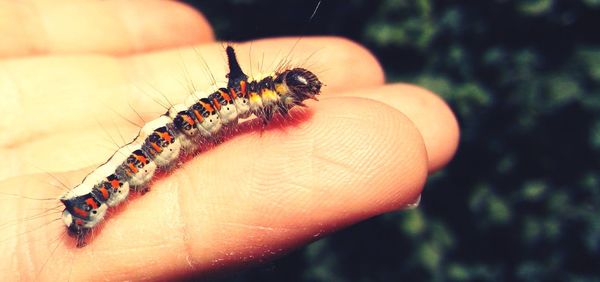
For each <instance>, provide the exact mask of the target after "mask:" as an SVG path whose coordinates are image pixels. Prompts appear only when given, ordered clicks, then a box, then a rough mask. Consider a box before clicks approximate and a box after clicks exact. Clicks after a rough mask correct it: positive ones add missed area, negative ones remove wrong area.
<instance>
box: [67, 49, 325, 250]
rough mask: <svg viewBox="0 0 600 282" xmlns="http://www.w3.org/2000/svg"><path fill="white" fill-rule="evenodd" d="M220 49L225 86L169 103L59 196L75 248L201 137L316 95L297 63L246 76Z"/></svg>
mask: <svg viewBox="0 0 600 282" xmlns="http://www.w3.org/2000/svg"><path fill="white" fill-rule="evenodd" d="M226 53H227V58H228V65H229V73H228V74H227V78H228V83H227V88H220V89H218V90H216V91H215V92H213V93H211V94H209V95H206V94H202V93H200V92H195V93H192V94H191V95H190V96H189V97H188V98H187V99H186V100H185V101H184V103H183V104H176V105H173V106H172V107H171V108H169V110H168V111H167V112H166V113H165V114H164V115H161V116H160V117H158V118H157V119H155V120H152V121H150V122H148V123H146V124H145V125H144V126H143V127H142V128H141V129H140V132H139V134H138V136H137V137H136V138H135V139H134V140H133V141H132V142H131V143H129V144H127V145H125V146H123V147H121V148H119V149H118V150H117V152H115V154H114V155H113V156H112V157H111V158H110V159H109V160H108V161H107V162H106V163H105V164H103V165H101V166H99V167H98V168H96V169H95V170H94V171H93V172H91V173H90V174H89V175H88V176H86V177H85V178H84V180H83V181H82V183H81V184H79V185H77V186H75V187H74V188H73V189H72V190H71V191H69V192H67V193H65V194H64V195H63V196H62V197H61V198H60V201H61V202H62V203H63V204H64V206H65V209H64V211H63V215H62V218H63V221H64V223H65V225H66V226H67V230H68V232H69V234H70V235H72V236H75V237H76V238H77V246H78V247H82V246H84V245H85V244H86V243H85V235H86V234H87V233H88V232H89V231H90V230H91V229H92V228H94V227H96V226H97V225H98V224H99V223H100V222H102V220H103V219H104V217H105V216H106V212H107V210H108V209H109V208H111V207H116V206H118V205H119V204H120V203H122V202H123V201H125V200H126V199H127V197H128V195H129V194H130V193H129V192H130V190H133V191H141V192H145V191H147V187H148V185H149V184H150V182H151V181H152V178H153V177H154V175H155V173H156V172H157V171H158V170H168V169H169V168H170V167H172V166H173V165H174V164H175V163H177V162H178V161H179V157H180V156H181V155H182V154H184V153H192V152H194V151H196V149H197V148H198V147H199V146H200V144H201V143H202V141H203V140H216V139H215V138H216V137H217V136H218V134H219V133H221V132H222V131H223V130H222V129H223V128H228V127H232V126H235V125H236V124H237V123H238V121H239V119H242V118H247V117H249V116H250V115H252V114H254V115H255V116H256V117H258V118H260V119H262V121H263V122H264V123H265V124H266V123H268V122H269V121H270V120H271V119H272V117H273V115H275V114H282V115H287V113H288V111H289V110H290V109H291V108H292V107H294V106H298V105H299V106H305V105H304V103H303V102H304V101H305V100H306V99H315V100H316V96H317V95H319V93H320V91H321V86H322V84H321V82H320V81H319V79H318V78H317V76H316V75H315V74H313V73H312V72H310V71H308V70H306V69H303V68H294V69H291V70H285V71H283V72H281V73H276V74H272V75H267V76H266V77H264V78H261V79H259V80H249V79H248V76H247V75H246V74H244V72H243V71H242V69H241V67H240V66H239V63H238V61H237V58H236V55H235V51H234V49H233V48H232V47H231V46H228V47H227V48H226Z"/></svg>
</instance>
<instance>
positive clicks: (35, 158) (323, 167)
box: [0, 1, 458, 280]
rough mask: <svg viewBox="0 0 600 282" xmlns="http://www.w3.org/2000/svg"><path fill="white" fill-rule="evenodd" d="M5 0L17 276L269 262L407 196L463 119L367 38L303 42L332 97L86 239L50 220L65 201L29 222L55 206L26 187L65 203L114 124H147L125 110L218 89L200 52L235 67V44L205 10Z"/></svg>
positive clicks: (6, 143) (3, 171)
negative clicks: (227, 46) (77, 239)
mask: <svg viewBox="0 0 600 282" xmlns="http://www.w3.org/2000/svg"><path fill="white" fill-rule="evenodd" d="M67 2H69V3H68V4H66V3H67ZM0 6H2V7H0V11H3V12H4V13H5V14H6V15H14V16H12V17H9V16H6V17H5V16H0V34H4V35H5V36H6V37H8V40H6V39H5V40H3V41H4V43H3V44H2V47H0V57H3V58H4V59H3V60H2V61H1V62H0V91H1V93H2V94H0V96H1V97H3V98H4V99H3V100H2V102H1V103H2V104H1V105H2V106H0V110H2V113H3V116H2V119H1V120H2V122H1V123H0V126H1V130H2V132H4V133H5V134H2V135H1V136H0V144H1V146H2V147H1V148H0V150H1V152H2V156H4V157H3V158H2V160H3V162H2V164H0V177H2V178H8V177H11V178H10V179H7V180H5V181H3V182H1V183H0V192H2V193H5V194H4V195H0V197H2V199H0V209H1V211H0V214H2V216H1V217H0V240H1V241H0V250H2V252H1V253H2V255H1V256H2V257H0V270H1V273H3V275H6V278H7V280H16V279H19V278H21V279H24V280H31V279H37V280H63V279H65V278H66V279H69V280H90V279H98V280H100V279H102V280H126V279H129V280H131V279H137V280H139V279H164V280H167V279H173V278H177V277H182V276H191V275H197V276H203V275H208V274H210V273H214V272H221V271H225V270H228V269H236V268H238V267H241V266H247V265H249V264H253V263H260V262H261V261H265V260H268V259H271V258H273V257H276V256H278V255H281V254H284V253H286V252H287V251H289V250H291V249H293V248H296V247H298V246H301V245H303V244H306V243H308V242H311V241H313V240H316V239H318V238H319V237H321V236H324V235H326V234H328V233H331V232H333V231H335V230H338V229H340V228H343V227H344V226H347V225H350V224H353V223H356V222H358V221H361V220H364V219H366V218H369V217H372V216H375V215H378V214H381V213H385V212H389V211H393V210H397V209H402V208H404V207H406V206H407V205H409V204H411V203H412V202H414V201H415V199H416V198H417V197H418V195H419V194H420V192H421V189H422V187H423V184H424V182H425V178H426V176H427V175H428V173H431V172H433V171H435V170H437V169H439V168H441V167H443V166H444V165H445V164H446V163H447V162H448V161H449V160H450V159H451V157H452V156H453V154H454V152H455V150H456V146H457V142H458V127H457V124H456V120H455V118H454V116H453V114H452V113H451V111H450V110H449V109H448V107H447V106H446V104H445V103H444V102H443V101H441V100H440V99H439V98H438V97H437V96H435V95H433V94H432V93H430V92H428V91H427V90H424V89H421V88H419V87H416V86H412V85H407V84H391V85H390V84H388V85H384V78H383V71H382V69H381V67H380V66H379V64H378V63H377V61H376V60H375V59H374V57H373V56H372V55H371V54H370V53H368V52H367V51H366V50H365V49H364V48H362V47H360V46H359V45H357V44H355V43H352V42H350V41H347V40H344V39H340V38H332V37H307V38H303V39H302V40H301V42H300V43H299V44H298V45H297V47H295V48H294V50H293V53H292V56H293V57H294V58H298V59H299V61H302V60H303V59H306V58H308V57H310V58H311V59H310V64H309V66H306V67H307V68H310V66H312V67H314V69H315V70H316V73H317V75H318V76H319V78H320V79H321V81H323V82H324V83H325V84H326V87H324V88H323V93H322V95H321V96H320V99H321V101H320V102H311V103H309V107H308V108H307V109H305V110H303V113H297V115H295V118H294V119H292V120H290V121H284V122H280V123H278V122H275V124H272V125H270V126H269V127H268V128H267V129H266V130H265V131H264V132H262V133H261V132H260V130H248V131H242V132H239V133H237V134H234V135H233V136H231V137H230V138H228V140H227V141H226V142H224V143H222V144H219V145H217V146H215V147H214V148H211V149H210V150H207V151H203V152H201V153H200V154H199V155H197V156H196V157H194V158H193V159H191V160H189V161H187V162H185V163H184V164H183V165H182V166H181V167H179V168H177V169H176V170H174V171H173V172H172V173H171V174H169V175H168V176H166V177H164V178H161V179H159V180H158V181H156V182H155V183H154V184H153V185H152V187H151V189H152V190H151V192H150V193H147V194H145V195H143V196H140V197H135V198H134V199H132V200H131V201H129V202H128V203H127V204H125V205H124V207H122V208H118V209H117V211H116V212H115V213H113V214H111V215H109V216H108V217H107V220H106V223H105V224H104V225H103V226H102V227H100V228H99V230H97V231H96V232H95V234H93V236H92V237H93V238H92V239H91V240H90V243H89V245H88V246H86V247H84V248H80V249H77V248H75V247H74V245H75V243H74V240H73V238H68V236H66V235H64V234H65V226H64V225H63V224H62V223H61V222H60V221H54V222H51V223H47V222H50V221H51V220H54V219H56V218H58V217H59V216H60V215H59V213H49V214H47V216H46V214H44V215H45V216H44V217H41V218H35V219H31V218H30V216H32V215H36V214H40V211H43V210H45V209H47V208H51V207H55V206H59V205H60V203H58V202H57V201H38V200H31V199H27V198H25V197H35V198H48V197H50V198H56V197H57V196H59V195H60V194H61V193H62V191H59V190H57V189H54V188H53V187H52V184H57V183H58V182H59V180H60V182H64V183H66V184H67V186H70V187H72V186H74V185H76V184H78V183H79V182H81V180H82V178H83V177H84V176H85V175H86V174H87V173H89V172H90V171H91V170H92V169H93V168H94V167H95V166H97V165H98V164H100V163H102V162H103V161H105V160H106V159H107V158H108V157H109V156H110V155H111V153H112V151H114V150H116V147H114V145H113V148H109V146H111V145H110V144H112V143H113V142H112V141H110V140H108V139H109V138H107V137H106V136H107V133H106V132H107V131H109V132H110V131H112V132H113V135H115V134H114V132H117V131H118V132H120V134H122V135H123V136H124V138H125V141H129V140H131V139H132V138H133V137H134V136H135V134H136V131H137V130H138V128H136V127H135V126H132V125H131V124H130V123H129V122H128V121H127V120H133V121H135V120H139V119H138V117H137V114H136V113H134V111H133V110H131V109H129V105H130V104H131V105H132V107H133V108H134V109H135V110H136V111H138V112H139V113H140V115H142V117H143V118H144V119H145V120H149V119H151V118H153V117H156V116H157V115H158V114H160V113H162V112H164V111H165V110H164V109H163V108H162V107H161V106H160V105H159V104H158V103H156V102H155V101H154V100H155V99H152V98H151V97H150V96H152V95H154V96H156V93H160V94H161V95H163V94H164V95H166V96H167V97H168V99H169V100H170V101H173V102H180V101H181V99H182V98H183V97H184V96H185V95H186V94H188V93H185V85H183V84H185V80H186V79H188V78H189V77H191V78H193V79H194V84H195V86H196V88H198V89H203V87H208V86H209V85H208V83H209V82H210V79H207V78H206V75H205V74H203V73H202V70H203V67H202V61H201V60H199V59H198V54H200V55H201V56H202V60H205V61H206V63H207V64H208V65H209V66H210V68H211V71H212V72H213V73H214V76H215V78H217V79H222V78H224V74H225V72H226V70H225V67H226V66H225V61H224V57H223V56H224V55H223V47H222V44H221V43H215V42H213V36H212V31H211V28H210V26H209V25H208V24H207V22H206V20H205V19H204V18H203V17H202V15H200V14H198V13H196V12H194V11H193V10H191V9H190V8H188V7H185V6H183V5H181V4H178V3H174V2H166V1H152V2H143V3H141V2H133V1H132V2H120V1H108V2H71V1H66V2H64V3H63V2H60V3H59V2H56V1H55V2H52V3H47V2H43V1H40V2H26V3H23V2H3V3H1V4H0ZM15 27H18V28H20V29H18V30H16V31H15V30H14V29H15ZM295 42H296V39H295V38H294V39H290V38H284V39H266V40H259V41H255V42H253V43H252V45H251V47H250V44H248V43H244V44H237V45H236V49H237V53H238V56H239V57H240V58H239V59H240V61H241V64H242V68H244V69H246V68H247V67H246V66H249V65H250V64H251V62H250V57H252V59H253V60H254V58H255V57H257V58H256V60H255V61H253V62H252V65H253V66H256V65H258V61H264V62H275V61H277V58H280V59H281V57H282V54H283V55H285V53H286V52H288V51H289V50H290V48H291V47H292V46H293V45H294V43H295ZM175 48H179V49H175ZM193 48H195V49H193ZM250 49H252V51H251V50H250ZM263 54H264V59H263V58H262V56H263ZM40 55H42V56H40ZM258 58H260V59H258ZM181 62H185V65H182V63H181ZM266 65H268V64H265V66H266ZM182 69H186V71H182ZM263 69H266V67H263ZM311 70H312V69H311ZM182 75H183V76H184V78H183V79H181V76H182ZM185 76H189V77H185ZM148 85H150V86H148ZM182 85H183V86H182ZM140 90H142V91H140ZM159 99H160V98H159ZM119 115H123V118H121V117H120V116H119ZM117 139H120V137H118V138H117ZM99 143H100V144H101V143H104V144H103V145H100V146H99V145H98V144H99ZM117 143H119V142H118V141H117ZM111 150H112V151H111ZM40 169H42V170H45V171H49V172H50V173H51V174H52V175H53V176H50V175H48V174H45V173H39V171H40ZM61 171H71V172H61ZM59 172H60V173H59ZM34 173H37V174H34ZM9 194H20V195H23V196H25V197H9V196H8V195H9ZM57 210H58V211H60V208H59V209H57ZM15 222H16V223H15ZM5 223H6V224H5Z"/></svg>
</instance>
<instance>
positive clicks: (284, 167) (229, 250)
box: [0, 98, 427, 280]
mask: <svg viewBox="0 0 600 282" xmlns="http://www.w3.org/2000/svg"><path fill="white" fill-rule="evenodd" d="M310 106H311V109H312V110H310V111H307V112H306V113H304V114H298V113H296V114H297V115H296V116H295V118H294V119H293V120H292V121H291V122H292V123H293V124H292V125H290V124H289V121H288V122H285V123H286V124H287V126H284V127H281V125H273V126H272V127H270V128H269V129H267V130H266V131H265V132H264V133H263V134H262V135H261V134H260V133H258V132H256V131H254V130H252V129H250V130H249V131H244V130H243V131H242V132H240V133H238V134H236V135H235V136H233V137H231V139H230V140H228V141H227V142H224V143H223V144H221V145H219V146H217V147H215V148H213V149H211V150H209V151H206V152H204V153H202V154H201V155H198V156H196V157H195V158H194V159H193V160H191V161H189V162H188V163H186V164H185V165H184V167H182V168H181V169H178V170H175V171H174V172H173V174H172V175H170V176H168V177H166V178H164V179H163V180H160V181H157V182H156V183H155V185H153V187H152V191H150V192H149V193H147V194H146V195H144V196H142V197H139V198H137V199H134V200H131V201H130V202H129V204H127V206H126V207H125V208H123V209H122V210H120V211H119V212H117V214H114V215H113V216H112V217H111V218H110V219H109V220H108V221H107V222H106V225H105V226H104V227H103V228H102V230H100V231H98V232H97V233H96V234H95V237H94V238H93V240H92V241H90V244H89V246H87V247H85V248H82V249H72V248H68V247H66V246H65V245H69V244H71V245H72V244H73V242H72V240H71V241H70V238H67V239H64V240H62V241H60V242H59V244H60V245H59V246H58V247H57V248H56V251H54V253H53V254H51V250H52V249H53V248H51V247H49V245H51V244H52V243H51V242H52V240H53V238H55V237H56V236H57V234H58V233H60V232H64V226H60V224H55V225H49V226H48V229H44V230H43V231H41V232H31V233H30V234H28V236H27V238H26V239H24V240H23V239H22V240H20V241H19V244H20V245H18V248H19V249H20V250H24V249H26V250H35V251H34V252H19V253H18V254H19V255H20V256H27V255H30V256H31V257H28V259H29V258H30V259H31V261H32V264H24V265H23V264H21V265H19V264H10V265H9V266H10V267H32V268H33V269H29V268H24V269H19V270H18V272H15V270H14V269H12V270H11V271H3V273H25V274H30V273H36V272H37V273H40V276H39V277H40V278H43V277H46V276H50V277H61V278H62V279H64V278H67V279H70V280H81V279H89V278H90V277H98V276H97V275H99V273H98V266H99V265H101V266H102V267H103V268H104V269H108V270H110V271H104V272H102V273H101V275H102V279H107V280H112V279H116V280H127V279H163V280H164V279H167V280H168V279H169V278H168V277H171V276H174V275H179V276H181V275H190V274H191V273H208V272H212V271H215V270H224V269H227V268H231V267H235V266H239V265H243V264H247V263H256V262H260V261H264V260H266V259H269V258H271V257H273V256H276V255H279V254H282V253H285V252H287V251H289V250H291V249H293V248H295V247H297V246H299V245H301V244H304V243H307V242H309V241H312V240H315V239H316V238H318V237H320V236H323V235H324V234H327V233H330V232H332V231H334V230H337V229H339V228H342V227H344V226H347V225H349V224H352V223H355V222H357V221H360V220H363V219H366V218H369V217H372V216H374V215H377V214H381V213H384V212H388V211H392V210H396V209H400V208H403V207H404V206H406V205H407V204H409V203H411V201H413V200H414V199H415V197H416V196H417V195H419V193H420V192H421V189H422V186H423V184H424V180H425V177H426V175H427V156H426V152H425V148H424V144H423V141H422V139H421V135H420V133H419V131H418V130H417V129H416V128H415V127H414V126H413V123H412V122H411V121H410V120H408V119H407V118H406V117H405V116H404V115H402V114H401V113H400V112H398V111H397V110H395V109H393V108H391V107H388V106H386V105H384V104H381V103H379V102H374V101H372V100H368V99H357V98H330V99H324V100H323V101H322V102H319V103H312V104H311V105H310ZM75 178H77V177H75ZM27 179H31V177H30V178H27ZM24 181H26V180H24ZM14 184H15V183H9V184H8V187H3V188H5V189H8V190H13V191H14V190H17V189H18V188H15V185H14ZM27 188H28V190H29V191H31V190H32V189H34V188H31V187H27ZM40 188H42V187H40V185H39V184H38V187H36V188H35V189H40ZM33 191H37V190H33ZM29 202H33V201H29ZM15 204H21V205H22V204H23V203H15ZM15 204H13V206H9V207H7V208H8V209H12V208H15V207H14V205H15ZM34 207H36V206H29V207H28V208H30V209H32V208H34ZM3 208H4V206H3ZM37 208H38V209H39V206H37ZM9 214H10V213H9ZM27 228H28V227H23V226H20V227H19V230H24V229H25V230H27ZM29 228H30V227H29ZM40 233H42V234H40ZM44 234H45V235H44ZM49 234H51V235H49ZM25 244H28V245H26V246H25ZM50 256H52V258H50V259H48V257H50ZM18 259H20V261H25V258H24V257H19V258H18ZM0 261H6V260H0ZM9 261H10V260H9ZM65 261H69V262H70V264H69V265H65V264H64V262H65ZM44 262H45V266H44V269H43V270H42V271H39V269H40V267H41V265H42V264H43V263H44ZM165 262H168V263H165ZM141 268H143V269H145V270H144V271H143V272H140V271H138V270H139V269H141ZM139 275H143V277H140V276H139ZM65 276H68V277H65ZM132 276H134V277H132ZM171 279H172V277H171ZM42 280H43V279H42Z"/></svg>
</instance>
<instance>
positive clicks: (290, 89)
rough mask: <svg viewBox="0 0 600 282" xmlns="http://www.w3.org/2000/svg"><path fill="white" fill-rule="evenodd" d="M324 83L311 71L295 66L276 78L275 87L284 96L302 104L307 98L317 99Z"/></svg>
mask: <svg viewBox="0 0 600 282" xmlns="http://www.w3.org/2000/svg"><path fill="white" fill-rule="evenodd" d="M321 86H323V84H322V83H321V81H319V78H317V76H316V75H315V74H314V73H312V72H311V71H309V70H307V69H303V68H295V69H291V70H287V71H284V72H282V73H281V74H279V75H278V76H277V78H276V79H275V87H276V90H277V92H278V93H280V95H282V96H287V97H290V98H291V99H292V101H293V102H294V103H295V104H302V101H304V100H306V99H314V100H317V98H316V96H317V95H319V94H320V93H321Z"/></svg>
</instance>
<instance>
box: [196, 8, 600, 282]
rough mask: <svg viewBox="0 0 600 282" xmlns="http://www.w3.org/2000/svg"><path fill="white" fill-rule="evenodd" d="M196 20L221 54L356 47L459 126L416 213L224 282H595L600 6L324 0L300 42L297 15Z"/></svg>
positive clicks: (388, 218) (214, 12)
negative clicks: (270, 47) (308, 40)
mask: <svg viewBox="0 0 600 282" xmlns="http://www.w3.org/2000/svg"><path fill="white" fill-rule="evenodd" d="M282 2H285V4H284V3H282ZM199 6H200V9H201V10H203V11H204V12H205V13H206V14H208V15H209V18H210V20H211V21H212V22H213V24H215V26H216V28H217V34H218V35H219V37H220V38H223V39H227V40H244V39H251V38H256V37H262V36H273V35H283V34H288V35H289V34H293V33H297V34H298V33H309V34H333V35H340V36H345V37H349V38H352V39H353V40H356V41H358V42H361V43H362V44H365V45H366V46H367V47H368V48H369V49H370V50H372V51H373V52H374V53H375V54H376V55H377V56H378V57H379V58H380V60H381V62H383V64H384V68H385V70H386V74H387V77H388V78H389V79H390V80H391V81H396V80H404V81H409V82H413V83H416V84H419V85H422V86H424V87H427V88H430V89H432V90H433V91H435V92H436V93H438V94H440V95H441V96H442V97H444V98H445V99H446V101H448V103H449V104H450V105H451V107H452V108H453V109H454V111H455V112H456V114H457V116H458V119H459V122H460V125H461V134H462V140H461V144H460V149H459V152H458V155H457V156H456V159H455V160H454V161H453V162H452V163H451V164H450V165H449V166H448V168H446V169H445V170H444V171H443V172H440V173H438V174H437V175H435V176H434V177H432V179H430V181H429V183H428V184H427V187H426V190H425V192H424V195H423V201H422V206H421V207H419V208H418V209H416V210H411V211H406V212H401V213H392V214H387V215H383V216H380V217H377V218H374V219H372V220H369V221H367V222H365V223H362V224H359V225H357V226H353V227H351V228H349V229H347V230H344V231H341V232H339V233H337V234H335V235H333V236H330V237H328V238H326V239H324V240H321V241H318V242H316V243H314V244H312V245H310V246H308V247H306V248H304V249H302V250H299V251H298V252H296V253H294V254H292V255H290V256H287V257H285V258H283V259H281V260H279V261H277V262H274V263H273V264H272V265H271V266H269V267H266V268H262V269H259V270H254V271H249V272H247V273H244V274H242V275H240V276H237V277H234V278H232V280H237V281H265V280H270V281H282V280H285V281H289V280H295V281H398V280H408V281H414V280H419V281H420V280H438V281H443V280H486V281H489V280H492V281H495V280H500V281H505V280H527V281H540V280H574V281H598V280H600V270H599V269H600V268H599V267H600V213H599V210H598V208H599V206H600V174H599V168H600V164H599V160H600V158H599V157H600V32H598V26H600V1H599V0H497V1H478V0H472V1H467V0H464V1H459V0H453V1H451V0H417V1H414V0H412V1H409V0H381V1H369V0H362V1H361V0H353V1H335V0H332V1H323V3H322V5H321V8H320V9H319V11H318V13H317V16H316V18H315V19H314V20H313V22H312V23H311V24H309V25H308V28H304V27H305V26H306V24H305V22H306V20H307V18H308V15H310V14H311V11H312V9H313V8H314V5H313V4H312V3H308V2H306V1H274V0H272V1H258V0H255V1H253V0H245V1H239V0H238V1H234V0H229V1H219V2H214V3H210V4H207V3H204V4H202V5H199ZM265 10H268V13H269V14H272V15H277V17H276V18H273V17H267V16H259V15H264V13H261V11H265ZM248 22H251V23H252V27H248V26H249V24H248ZM233 27H235V28H233ZM244 27H248V28H246V29H244ZM252 28H255V29H256V30H251V29H252Z"/></svg>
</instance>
